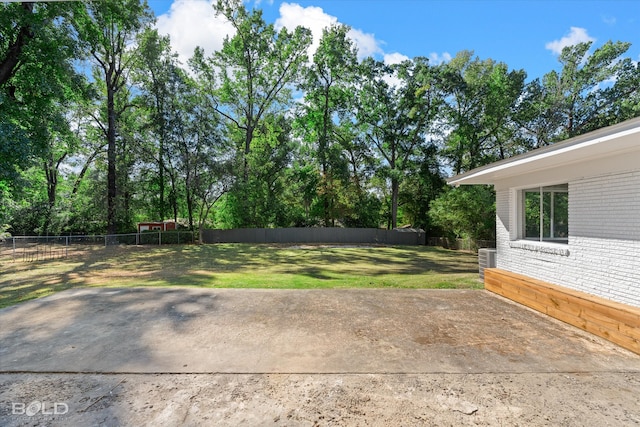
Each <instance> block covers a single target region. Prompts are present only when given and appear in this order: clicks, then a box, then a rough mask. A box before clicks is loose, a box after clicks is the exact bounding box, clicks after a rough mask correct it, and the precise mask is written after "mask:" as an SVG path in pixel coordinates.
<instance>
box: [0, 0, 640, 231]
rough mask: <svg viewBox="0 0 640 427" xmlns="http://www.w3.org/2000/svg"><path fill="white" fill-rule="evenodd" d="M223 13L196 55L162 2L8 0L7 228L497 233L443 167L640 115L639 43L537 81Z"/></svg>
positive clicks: (1, 207)
mask: <svg viewBox="0 0 640 427" xmlns="http://www.w3.org/2000/svg"><path fill="white" fill-rule="evenodd" d="M213 7H214V9H215V11H216V12H217V13H218V14H219V15H220V16H222V17H224V18H225V19H227V20H228V21H229V22H230V23H231V25H232V26H233V27H234V28H235V32H234V34H233V35H231V36H229V37H228V38H227V39H226V40H225V41H224V43H223V46H222V48H221V49H220V50H219V51H217V52H214V53H213V54H211V55H210V56H206V55H205V54H204V52H203V50H202V49H196V51H195V52H194V54H193V57H192V58H191V60H190V61H189V62H188V64H184V65H183V64H180V63H179V62H178V60H177V55H176V54H175V52H173V50H172V47H171V40H169V38H168V37H166V36H160V35H159V34H158V32H157V31H156V30H154V29H152V28H151V22H152V20H153V17H152V15H151V12H150V10H149V8H148V6H147V4H146V2H145V1H143V0H113V1H89V2H33V3H32V2H20V3H17V2H16V3H3V4H0V141H2V143H1V144H0V225H1V226H2V227H4V228H6V227H5V226H4V224H7V225H8V226H9V228H7V229H8V230H9V231H10V232H11V233H13V234H58V233H85V234H91V233H104V232H105V231H110V232H114V231H120V232H126V231H133V230H134V229H135V224H136V222H139V221H141V220H163V219H168V218H173V219H176V220H180V221H181V222H183V223H184V224H188V227H189V228H190V229H192V230H196V229H202V228H203V227H212V226H215V227H226V228H230V227H280V226H322V225H323V226H349V227H379V226H386V227H390V228H391V227H396V226H398V225H408V224H411V225H412V226H414V227H420V228H423V229H425V230H427V231H428V232H429V233H437V234H440V233H445V234H448V235H450V236H462V237H464V236H468V237H474V238H492V237H493V233H494V231H493V228H494V213H493V204H494V198H493V193H492V191H491V190H490V189H487V188H484V187H477V188H463V189H448V188H446V185H445V182H444V180H443V173H444V172H443V171H453V172H454V173H459V172H463V171H467V170H469V169H472V168H475V167H478V166H482V165H484V164H487V163H489V162H492V161H495V160H498V159H503V158H507V157H510V156H513V155H515V154H519V153H523V152H526V151H527V150H530V149H532V148H535V147H539V146H542V145H547V144H551V143H553V142H555V141H558V140H561V139H564V138H566V137H570V136H573V135H578V134H581V133H584V132H587V131H590V130H593V129H596V128H599V127H603V126H607V125H611V124H614V123H617V122H619V121H622V120H626V119H628V118H632V117H637V116H638V115H640V65H638V63H637V62H635V61H633V60H632V59H631V58H626V57H624V55H625V54H626V52H627V50H628V48H629V43H623V42H607V43H605V44H603V45H602V46H599V47H595V46H593V44H592V43H582V44H577V45H575V46H569V47H567V48H565V49H564V51H563V52H562V54H561V55H560V56H559V58H558V60H559V68H558V69H557V70H551V71H550V72H549V73H547V74H546V75H544V76H543V77H541V78H539V79H534V80H532V81H530V82H529V83H527V84H526V85H525V77H526V74H525V72H524V71H523V70H510V69H509V68H508V66H507V65H506V64H504V63H500V62H496V61H494V60H492V59H480V58H478V57H475V56H474V55H473V53H472V52H471V51H462V52H460V53H459V54H457V55H456V56H455V57H454V58H453V59H452V60H451V61H450V62H449V63H446V64H443V65H438V66H434V65H432V64H430V63H429V62H428V60H427V59H426V58H422V57H417V58H413V59H409V60H406V61H404V62H402V63H400V64H393V65H389V64H385V63H383V62H380V61H377V60H375V59H374V58H366V59H364V60H362V61H359V60H358V55H357V51H356V48H355V44H354V42H353V41H352V39H350V37H349V28H348V27H345V26H341V25H334V26H330V27H328V28H326V29H325V30H324V31H323V35H322V38H321V40H320V43H319V47H318V49H317V50H316V51H315V52H313V57H312V58H308V57H307V54H308V48H309V46H310V44H311V32H310V31H309V30H308V29H305V28H302V27H298V28H296V29H294V30H289V29H286V28H282V29H279V30H278V29H277V28H276V26H275V24H273V23H269V22H266V21H265V20H264V17H263V14H262V11H261V10H259V9H255V8H254V9H248V8H247V5H246V4H245V2H243V1H242V0H218V1H216V2H215V4H214V6H213ZM89 68H91V71H90V72H87V70H88V69H89ZM295 91H299V92H297V93H296V92H295ZM294 94H296V97H297V95H301V96H302V97H303V100H302V101H297V100H296V99H294V96H293V95H294ZM559 221H560V222H563V220H562V219H559Z"/></svg>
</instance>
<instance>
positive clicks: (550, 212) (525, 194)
mask: <svg viewBox="0 0 640 427" xmlns="http://www.w3.org/2000/svg"><path fill="white" fill-rule="evenodd" d="M522 200H523V218H524V220H523V228H524V230H523V237H524V238H525V239H526V240H537V241H540V242H556V243H568V242H569V240H568V239H569V186H568V184H562V185H554V186H552V187H538V188H530V189H527V190H523V191H522Z"/></svg>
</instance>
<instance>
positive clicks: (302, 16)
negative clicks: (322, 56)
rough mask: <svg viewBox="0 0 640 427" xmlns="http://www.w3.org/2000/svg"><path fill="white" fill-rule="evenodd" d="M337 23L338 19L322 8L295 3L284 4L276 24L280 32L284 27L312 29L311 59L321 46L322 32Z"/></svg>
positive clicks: (289, 28) (281, 6)
mask: <svg viewBox="0 0 640 427" xmlns="http://www.w3.org/2000/svg"><path fill="white" fill-rule="evenodd" d="M337 22H338V18H336V17H335V16H331V15H327V14H326V13H324V11H323V10H322V8H320V7H315V6H309V7H302V6H300V5H299V4H295V3H282V4H281V5H280V17H279V18H278V19H277V20H276V22H275V28H276V30H278V31H279V30H280V29H281V28H283V27H284V28H287V29H288V30H293V29H295V28H296V27H298V26H303V27H306V28H308V29H310V30H311V34H312V35H313V42H312V43H311V46H310V47H309V57H311V56H312V55H313V54H314V53H315V51H316V50H317V49H318V46H319V45H320V39H321V38H322V30H323V29H325V28H327V27H330V26H331V25H333V24H336V23H337Z"/></svg>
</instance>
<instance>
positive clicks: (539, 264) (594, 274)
mask: <svg viewBox="0 0 640 427" xmlns="http://www.w3.org/2000/svg"><path fill="white" fill-rule="evenodd" d="M516 204H517V193H516V192H515V191H511V190H501V191H498V192H497V230H496V237H497V248H498V260H497V263H498V268H501V269H504V270H508V271H513V272H515V273H519V274H523V275H526V276H529V277H532V278H535V279H539V280H543V281H546V282H549V283H553V284H557V285H560V286H565V287H567V288H571V289H575V290H578V291H583V292H587V293H590V294H593V295H597V296H600V297H603V298H607V299H610V300H612V301H617V302H621V303H624V304H629V305H633V306H636V307H640V171H637V172H629V173H621V174H615V175H606V176H599V177H590V178H586V179H582V180H579V181H573V182H569V244H568V245H559V244H547V243H538V242H526V244H523V243H522V242H521V241H518V240H517V237H518V231H517V230H515V229H514V227H517V225H516V224H517V222H516V221H515V218H517V216H516V215H517V209H518V207H517V206H516Z"/></svg>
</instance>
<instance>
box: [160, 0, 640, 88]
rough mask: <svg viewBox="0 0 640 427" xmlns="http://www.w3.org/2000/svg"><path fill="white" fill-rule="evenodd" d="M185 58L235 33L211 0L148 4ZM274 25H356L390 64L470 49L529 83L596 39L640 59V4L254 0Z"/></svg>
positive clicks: (363, 47) (359, 40)
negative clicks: (567, 49) (620, 45)
mask: <svg viewBox="0 0 640 427" xmlns="http://www.w3.org/2000/svg"><path fill="white" fill-rule="evenodd" d="M148 1H149V5H150V6H151V8H152V9H153V10H154V12H155V13H156V16H158V17H159V20H158V28H159V29H160V31H161V32H164V33H168V34H169V35H170V36H171V38H172V40H173V42H174V43H173V44H174V47H175V48H176V50H177V51H178V52H179V53H180V55H181V58H182V59H183V60H186V58H188V57H189V56H190V54H191V52H192V51H193V47H195V46H196V45H201V46H202V47H204V48H205V50H207V51H209V52H211V51H213V50H215V49H217V48H219V46H220V45H221V43H222V39H223V38H224V35H225V34H227V33H229V32H230V31H231V30H230V28H229V26H228V25H226V24H225V23H224V22H221V21H220V20H219V19H220V18H217V19H216V18H215V17H214V16H213V12H212V8H211V7H210V3H211V1H210V0H148ZM247 5H248V7H254V6H256V7H259V8H261V9H263V11H264V17H265V19H266V20H267V21H268V22H274V23H276V25H280V26H287V27H290V26H295V25H305V26H307V27H310V28H311V29H312V31H313V32H314V36H315V37H319V36H320V33H321V29H322V27H323V26H325V25H327V24H329V23H332V22H340V23H343V24H347V25H349V26H350V27H351V28H352V29H353V31H352V38H353V39H354V40H355V41H356V44H357V46H358V47H359V48H360V51H361V53H362V55H363V56H366V55H374V56H376V57H377V58H379V59H385V60H386V61H388V62H394V61H398V60H401V59H402V58H404V57H409V58H413V57H415V56H426V57H430V58H431V59H432V61H433V62H440V61H443V60H447V58H450V57H451V56H455V54H456V53H457V52H459V51H460V50H463V49H468V50H473V51H474V52H475V54H476V55H477V56H479V57H480V58H481V59H487V58H492V59H494V60H497V61H502V62H505V63H506V64H507V65H508V66H509V68H512V69H520V68H524V69H525V70H526V71H527V73H528V77H529V79H533V78H536V77H541V76H542V75H543V74H544V73H546V72H549V71H551V70H552V69H559V63H558V61H557V52H558V50H559V49H561V48H562V46H564V45H567V44H573V43H575V42H578V41H586V40H592V41H593V42H594V46H595V47H598V46H601V45H602V44H604V43H605V42H606V41H608V40H614V41H616V40H621V41H627V42H631V43H632V46H631V48H630V49H629V51H628V52H627V54H626V55H625V56H628V57H630V58H632V59H633V60H634V61H638V60H640V1H636V0H627V1H620V0H618V1H615V0H614V1H584V0H583V1H579V0H571V1H566V0H565V1H563V0H538V1H533V0H530V1H518V0H512V1H508V0H499V1H498V0H495V1H472V0H454V1H436V0H315V1H314V0H298V1H294V0H290V1H286V2H285V1H277V0H273V1H269V0H261V1H252V2H247Z"/></svg>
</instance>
